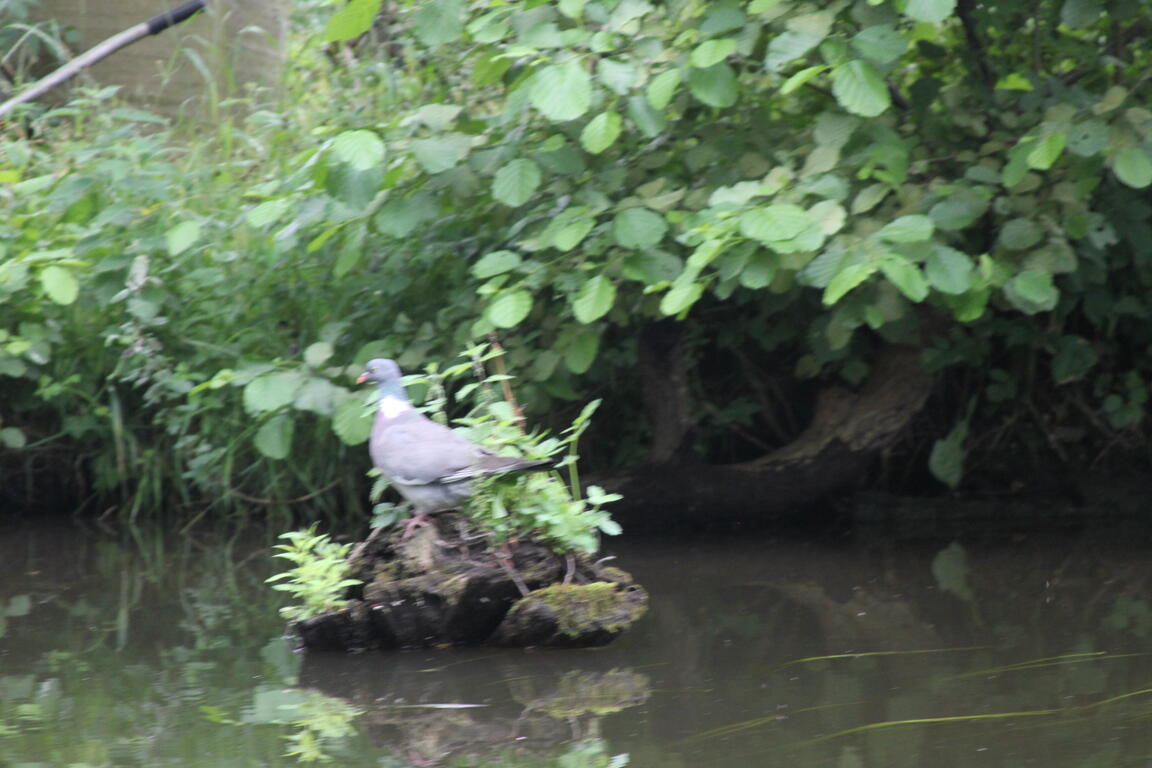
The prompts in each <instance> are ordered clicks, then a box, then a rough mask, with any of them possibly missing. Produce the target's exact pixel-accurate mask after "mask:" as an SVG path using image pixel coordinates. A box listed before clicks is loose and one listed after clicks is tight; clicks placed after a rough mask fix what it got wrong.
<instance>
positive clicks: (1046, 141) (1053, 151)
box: [1028, 131, 1068, 171]
mask: <svg viewBox="0 0 1152 768" xmlns="http://www.w3.org/2000/svg"><path fill="white" fill-rule="evenodd" d="M1067 141H1068V135H1067V134H1066V133H1064V131H1053V132H1052V133H1050V134H1048V135H1047V136H1045V137H1044V138H1042V139H1040V141H1038V142H1036V146H1035V147H1033V148H1032V151H1031V152H1029V153H1028V166H1029V167H1031V168H1035V169H1036V170H1038V171H1046V170H1048V169H1049V168H1051V167H1052V164H1053V163H1055V162H1056V161H1057V160H1058V159H1060V155H1061V153H1062V152H1063V151H1064V145H1065V144H1066V143H1067Z"/></svg>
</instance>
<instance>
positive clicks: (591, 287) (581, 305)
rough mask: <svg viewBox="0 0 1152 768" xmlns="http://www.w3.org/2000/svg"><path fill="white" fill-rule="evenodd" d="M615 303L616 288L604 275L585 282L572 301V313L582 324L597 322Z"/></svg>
mask: <svg viewBox="0 0 1152 768" xmlns="http://www.w3.org/2000/svg"><path fill="white" fill-rule="evenodd" d="M615 302H616V286H615V285H613V284H612V281H611V280H609V279H608V278H607V277H605V276H604V275H596V276H595V277H593V278H590V279H589V280H587V281H585V283H584V285H582V286H580V290H579V291H577V292H576V297H575V298H574V299H573V300H572V313H573V314H574V315H575V316H576V319H577V320H579V321H580V322H582V323H584V324H588V323H591V322H593V321H595V320H599V319H600V318H601V317H603V316H604V315H605V314H607V312H608V310H610V309H612V305H613V304H614V303H615Z"/></svg>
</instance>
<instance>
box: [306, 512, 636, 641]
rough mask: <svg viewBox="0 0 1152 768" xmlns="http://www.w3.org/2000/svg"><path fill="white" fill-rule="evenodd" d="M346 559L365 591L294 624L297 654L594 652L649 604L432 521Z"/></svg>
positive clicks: (443, 520) (540, 551) (593, 569)
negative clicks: (301, 648)
mask: <svg viewBox="0 0 1152 768" xmlns="http://www.w3.org/2000/svg"><path fill="white" fill-rule="evenodd" d="M354 553H355V554H354V557H353V559H352V560H351V562H349V572H350V575H351V576H352V577H354V578H357V579H361V580H363V582H364V584H363V585H361V586H360V587H358V588H356V590H355V593H354V594H352V595H350V598H351V599H350V600H349V601H348V604H347V606H346V607H345V608H343V609H341V610H339V611H333V612H331V613H325V614H321V615H320V616H314V617H312V618H309V619H305V620H303V621H299V622H295V624H294V625H293V628H294V629H295V631H296V632H297V633H298V635H299V636H300V638H301V640H302V641H303V643H304V645H305V647H307V648H312V649H316V650H338V651H354V650H366V649H372V648H383V649H393V648H430V647H436V646H456V645H482V644H492V645H501V646H519V647H527V646H552V647H567V648H574V647H589V646H598V645H604V644H606V643H608V642H611V641H612V640H613V639H614V638H616V637H617V636H618V635H619V634H620V633H621V632H623V631H624V630H626V629H627V628H628V627H629V626H631V624H632V623H633V622H634V621H636V619H638V618H640V616H642V615H643V613H644V611H645V609H646V608H647V603H648V595H647V593H646V592H645V591H644V589H643V588H642V587H641V586H640V585H639V584H636V583H635V581H634V580H633V579H632V577H631V576H630V575H629V574H628V573H627V572H625V571H623V570H621V569H619V568H615V567H611V566H607V565H604V564H603V563H602V562H600V561H596V562H592V561H590V560H589V559H588V558H587V557H585V556H582V555H560V554H557V553H556V552H553V551H552V550H551V549H549V548H548V547H546V546H544V545H542V544H540V543H539V542H534V541H520V542H517V543H515V544H510V545H508V546H507V547H505V548H500V549H493V548H492V547H491V546H490V545H489V544H488V540H487V538H486V537H477V536H475V535H474V533H473V532H471V531H469V529H468V527H467V525H466V523H465V521H464V519H463V518H462V517H460V516H459V515H449V514H446V515H438V516H437V517H436V518H435V519H434V522H433V524H432V525H429V526H427V527H424V528H417V529H416V530H415V531H414V532H413V533H412V535H411V536H410V537H409V538H407V539H403V538H402V536H401V532H400V531H395V532H392V533H390V534H387V535H383V536H379V537H377V538H376V539H375V540H372V541H370V542H369V543H368V544H367V545H365V546H363V547H360V548H358V549H357V550H354Z"/></svg>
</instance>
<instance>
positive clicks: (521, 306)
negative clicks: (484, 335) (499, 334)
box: [485, 289, 532, 328]
mask: <svg viewBox="0 0 1152 768" xmlns="http://www.w3.org/2000/svg"><path fill="white" fill-rule="evenodd" d="M531 311H532V294H531V293H529V292H528V291H525V290H523V289H520V290H515V291H510V292H509V293H504V294H501V295H500V296H499V298H497V299H496V301H494V302H492V304H490V305H489V306H488V311H487V312H486V313H485V315H486V316H487V318H488V321H489V322H490V323H492V325H494V326H496V327H497V328H513V327H515V326H517V325H519V324H520V321H521V320H523V319H524V318H525V317H527V316H528V313H529V312H531Z"/></svg>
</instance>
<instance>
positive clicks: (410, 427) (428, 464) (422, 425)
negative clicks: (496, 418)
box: [371, 413, 481, 485]
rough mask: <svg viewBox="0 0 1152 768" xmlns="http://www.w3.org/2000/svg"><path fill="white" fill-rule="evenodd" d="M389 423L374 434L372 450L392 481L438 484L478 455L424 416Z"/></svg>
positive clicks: (461, 439) (464, 441)
mask: <svg viewBox="0 0 1152 768" xmlns="http://www.w3.org/2000/svg"><path fill="white" fill-rule="evenodd" d="M390 421H391V423H387V424H384V425H383V426H382V428H378V429H375V430H373V431H374V433H375V434H373V436H372V445H371V449H372V459H373V461H374V462H375V464H376V466H377V467H379V468H380V471H381V472H383V473H384V474H385V475H386V476H387V477H389V478H390V479H392V480H393V481H396V482H401V483H408V484H416V485H419V484H426V483H434V482H439V481H440V480H441V479H442V478H444V477H446V476H450V475H454V474H456V473H459V472H461V471H462V470H465V469H466V468H468V467H469V466H471V465H472V463H473V462H474V461H475V460H476V457H477V456H479V455H480V453H481V451H480V448H479V447H478V446H476V445H475V444H473V443H472V442H470V441H469V440H467V439H466V438H464V437H463V436H461V435H459V434H457V433H455V432H453V431H452V430H451V429H448V427H445V426H444V425H442V424H437V423H436V422H434V421H432V420H430V419H428V418H425V417H424V416H423V415H420V414H416V413H413V414H411V416H410V417H408V418H404V417H401V418H398V419H392V420H390ZM378 424H379V422H378Z"/></svg>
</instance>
